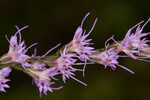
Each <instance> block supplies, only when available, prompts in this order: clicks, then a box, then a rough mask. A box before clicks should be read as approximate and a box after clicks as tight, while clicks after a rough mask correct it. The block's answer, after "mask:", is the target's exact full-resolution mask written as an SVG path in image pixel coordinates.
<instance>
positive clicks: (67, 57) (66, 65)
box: [54, 47, 86, 86]
mask: <svg viewBox="0 0 150 100" xmlns="http://www.w3.org/2000/svg"><path fill="white" fill-rule="evenodd" d="M75 57H76V54H74V53H68V51H67V48H66V47H65V48H64V50H63V52H62V51H60V57H59V58H57V59H56V60H55V64H54V68H55V69H56V70H57V71H58V72H59V73H60V74H62V80H63V81H64V83H65V82H66V80H67V79H69V78H72V79H74V80H76V81H77V82H79V83H81V84H83V85H85V86H86V84H85V83H83V82H81V81H80V80H78V79H76V78H75V77H74V76H75V74H74V73H75V72H76V71H82V70H81V69H77V68H73V67H72V66H73V65H75V64H76V61H77V59H75Z"/></svg>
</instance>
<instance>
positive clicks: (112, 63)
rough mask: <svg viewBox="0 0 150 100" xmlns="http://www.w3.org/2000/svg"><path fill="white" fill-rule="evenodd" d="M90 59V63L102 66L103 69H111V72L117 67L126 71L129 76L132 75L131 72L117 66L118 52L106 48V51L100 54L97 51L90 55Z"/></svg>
mask: <svg viewBox="0 0 150 100" xmlns="http://www.w3.org/2000/svg"><path fill="white" fill-rule="evenodd" d="M90 57H91V60H92V61H94V62H96V63H98V64H102V65H104V66H105V68H107V67H111V69H112V70H116V68H117V66H118V67H121V68H123V69H125V70H127V71H128V72H130V73H131V74H134V72H133V71H131V70H130V69H128V68H126V67H124V66H122V65H120V64H119V62H118V59H119V57H120V56H119V54H118V52H117V51H115V49H114V48H110V49H107V48H106V50H105V51H102V52H99V51H97V52H96V53H95V54H93V55H91V56H90Z"/></svg>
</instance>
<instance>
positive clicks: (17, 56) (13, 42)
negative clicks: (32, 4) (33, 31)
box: [2, 26, 35, 67]
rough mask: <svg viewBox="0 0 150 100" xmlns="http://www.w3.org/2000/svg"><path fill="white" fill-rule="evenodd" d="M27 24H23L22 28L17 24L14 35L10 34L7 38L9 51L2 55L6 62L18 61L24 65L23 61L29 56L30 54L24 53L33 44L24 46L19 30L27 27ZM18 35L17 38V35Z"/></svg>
mask: <svg viewBox="0 0 150 100" xmlns="http://www.w3.org/2000/svg"><path fill="white" fill-rule="evenodd" d="M27 27H28V26H24V27H23V28H21V29H19V28H18V27H17V26H16V28H17V30H18V31H17V32H16V33H15V35H13V36H11V38H10V40H9V39H8V38H7V40H8V42H9V43H10V46H9V51H8V53H7V54H6V55H4V56H3V57H2V59H7V62H5V63H10V62H18V63H20V64H22V66H23V67H25V61H26V60H27V59H29V58H30V56H28V55H26V53H27V51H28V49H29V48H31V47H32V46H34V45H35V44H33V45H31V46H30V47H28V48H27V47H26V46H25V44H24V41H22V38H21V31H22V30H24V29H25V28H27ZM17 35H19V38H18V37H17Z"/></svg>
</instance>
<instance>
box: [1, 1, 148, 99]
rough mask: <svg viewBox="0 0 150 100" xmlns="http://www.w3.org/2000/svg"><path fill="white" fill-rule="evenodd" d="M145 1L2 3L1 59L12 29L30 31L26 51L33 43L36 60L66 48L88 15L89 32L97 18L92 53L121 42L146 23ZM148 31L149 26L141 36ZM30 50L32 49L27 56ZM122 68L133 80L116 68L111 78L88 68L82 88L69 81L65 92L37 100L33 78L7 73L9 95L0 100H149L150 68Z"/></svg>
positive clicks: (137, 63)
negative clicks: (132, 29)
mask: <svg viewBox="0 0 150 100" xmlns="http://www.w3.org/2000/svg"><path fill="white" fill-rule="evenodd" d="M149 5H150V1H149V0H142V1H141V0H0V34H1V35H0V45H1V46H0V54H1V55H2V54H4V53H6V52H7V50H8V45H9V44H8V42H7V40H6V39H5V34H7V35H8V37H10V36H11V35H13V34H14V33H15V32H16V29H15V25H18V26H19V27H22V26H24V25H29V26H30V27H29V28H28V29H26V30H24V31H23V32H22V33H23V34H22V35H23V38H24V39H25V41H26V44H27V45H30V44H32V43H35V42H37V43H38V46H36V48H37V49H38V54H39V55H42V54H44V53H45V52H46V51H47V50H48V49H50V48H51V47H52V46H55V45H56V44H58V43H62V45H64V44H66V43H68V42H69V41H70V40H71V39H72V37H73V35H74V32H75V30H76V28H77V26H78V25H79V24H80V22H81V20H82V18H83V17H84V15H85V14H86V13H87V12H90V13H91V15H90V16H89V17H88V20H87V21H86V22H85V24H84V26H85V28H86V29H87V30H89V29H90V27H91V26H92V22H93V21H94V19H95V18H96V17H98V18H99V21H98V22H97V24H96V27H95V29H94V31H93V33H92V34H91V35H90V37H89V38H92V39H93V42H94V43H95V45H94V47H95V48H103V47H104V42H105V41H106V40H107V39H108V38H109V37H110V36H112V35H115V38H116V39H117V40H121V39H123V37H124V35H125V34H126V32H127V30H128V29H129V28H130V27H131V26H133V25H134V24H136V23H138V22H139V21H141V20H145V21H146V20H147V19H148V18H149V17H150V7H149ZM148 31H150V24H149V25H147V26H146V27H145V29H144V32H148ZM32 51H33V50H32V49H31V52H32ZM120 64H122V65H124V66H126V67H128V68H130V69H132V70H134V71H135V72H136V74H135V75H131V74H130V73H128V72H127V71H125V70H123V69H120V68H118V69H117V70H116V71H115V72H114V71H111V69H109V68H107V69H106V70H104V67H103V66H102V65H88V67H87V68H86V77H85V78H82V73H77V77H78V78H79V79H80V80H83V81H84V82H86V83H87V84H88V87H84V86H82V85H80V84H79V83H77V82H75V81H74V80H68V81H67V83H66V84H65V86H64V88H63V89H61V90H59V91H54V92H53V93H50V92H49V93H48V95H47V96H43V97H42V98H40V96H39V91H38V88H36V86H35V85H33V84H32V78H30V77H29V76H27V75H25V74H24V73H22V72H17V71H13V73H11V76H10V78H11V82H9V85H10V86H11V88H10V89H7V92H6V93H1V94H0V95H1V96H0V100H149V99H150V95H149V93H150V63H148V62H142V61H134V60H131V59H128V58H124V59H121V61H120Z"/></svg>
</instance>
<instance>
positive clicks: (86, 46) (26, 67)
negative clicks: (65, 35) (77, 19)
mask: <svg viewBox="0 0 150 100" xmlns="http://www.w3.org/2000/svg"><path fill="white" fill-rule="evenodd" d="M89 15H90V13H87V14H86V15H85V17H84V18H83V20H82V21H81V24H80V25H79V26H78V28H77V29H76V31H75V35H74V37H73V39H72V41H70V42H69V43H68V44H66V45H64V46H62V48H60V49H59V50H58V51H57V52H56V53H55V54H54V55H50V54H49V53H50V52H51V51H52V50H54V49H56V48H58V46H60V44H58V45H56V46H55V47H53V48H52V49H50V50H48V51H47V52H46V53H45V54H44V55H42V56H37V55H36V49H35V52H34V54H32V55H31V56H30V55H28V50H29V49H30V48H31V47H33V46H34V45H36V43H34V44H32V45H31V46H29V47H27V46H26V45H25V42H24V41H23V40H22V37H21V31H22V30H24V29H26V28H27V27H28V26H24V27H23V28H19V27H17V26H16V29H17V32H16V33H15V34H14V35H13V36H11V37H10V39H8V37H6V39H7V40H8V42H9V50H8V53H6V54H4V55H3V56H1V57H0V68H2V69H1V70H0V92H5V88H9V86H8V85H7V84H6V82H8V81H10V80H9V79H6V77H7V76H8V75H9V73H10V72H11V68H10V67H12V68H14V69H17V70H21V71H23V72H25V73H26V74H28V75H29V76H31V77H32V78H33V82H34V83H35V85H36V86H37V87H38V88H39V92H40V96H42V93H44V94H45V95H47V92H48V91H50V92H53V90H59V89H61V88H63V86H59V87H54V85H55V83H56V81H58V80H62V81H63V82H64V83H66V82H67V80H68V79H73V80H75V81H77V82H78V83H80V84H82V85H84V86H87V84H86V83H84V82H82V81H80V80H79V79H77V78H76V72H77V71H79V72H83V76H84V75H85V73H84V72H85V67H86V65H87V64H95V63H97V64H101V65H104V68H105V69H106V68H107V67H110V68H111V69H112V70H116V69H117V67H120V68H122V69H124V70H126V71H128V72H130V73H131V74H134V72H133V71H132V70H130V69H129V68H127V67H124V66H123V65H120V63H119V61H118V59H119V58H120V57H131V58H132V59H136V60H143V61H148V59H149V58H150V46H149V44H148V43H149V42H150V40H148V39H147V38H146V37H147V36H148V35H149V34H150V32H148V33H143V29H144V27H145V26H146V25H147V24H148V22H149V21H150V19H148V21H147V22H146V23H144V21H141V22H140V23H138V24H136V25H135V26H133V27H131V28H130V29H129V30H128V32H127V33H126V35H125V37H124V39H123V40H121V41H117V40H115V39H114V36H112V37H110V38H109V39H108V40H107V41H106V42H105V48H102V49H95V48H94V47H92V44H93V43H92V42H91V41H92V39H89V38H88V36H89V35H90V34H91V33H92V31H93V29H94V27H95V24H96V22H97V18H96V19H95V21H94V23H93V25H92V28H91V29H90V31H89V32H86V29H84V22H85V20H86V19H87V17H88V16H89ZM143 23H144V24H143ZM142 24H143V25H142ZM134 29H135V31H134ZM110 40H112V41H113V43H112V44H110V43H109V41H110ZM124 55H125V56H124ZM78 65H80V66H81V65H82V66H83V68H77V67H76V66H78ZM8 66H10V67H8ZM57 76H61V79H59V77H57Z"/></svg>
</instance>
